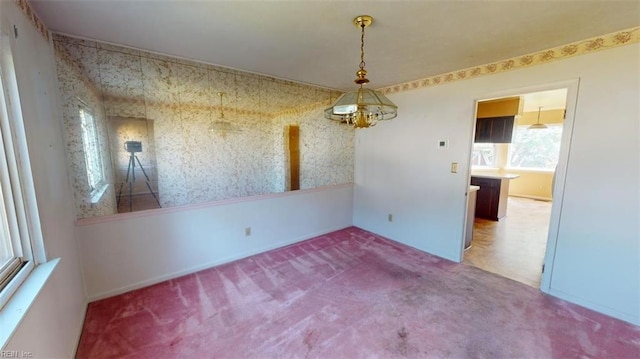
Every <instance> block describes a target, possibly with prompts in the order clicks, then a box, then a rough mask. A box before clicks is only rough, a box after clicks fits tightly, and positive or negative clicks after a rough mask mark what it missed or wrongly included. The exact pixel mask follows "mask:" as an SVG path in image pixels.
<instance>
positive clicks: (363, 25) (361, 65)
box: [360, 22, 365, 70]
mask: <svg viewBox="0 0 640 359" xmlns="http://www.w3.org/2000/svg"><path fill="white" fill-rule="evenodd" d="M364 28H365V24H364V22H363V23H361V24H360V29H362V33H361V35H360V69H361V70H364V65H365V63H364Z"/></svg>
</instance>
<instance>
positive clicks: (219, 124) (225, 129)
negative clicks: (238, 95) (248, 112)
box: [209, 92, 240, 138]
mask: <svg viewBox="0 0 640 359" xmlns="http://www.w3.org/2000/svg"><path fill="white" fill-rule="evenodd" d="M226 94H227V93H226V92H218V93H217V95H218V97H219V98H220V106H219V107H220V112H218V119H217V120H216V121H212V122H211V125H210V126H209V131H211V132H217V133H218V134H219V135H220V136H221V137H223V138H225V137H227V134H229V133H231V132H240V130H238V129H236V128H235V126H234V125H233V124H231V122H229V121H227V120H226V117H225V115H224V106H223V103H222V99H223V97H224V96H225V95H226Z"/></svg>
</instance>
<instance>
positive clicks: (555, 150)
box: [507, 124, 562, 171]
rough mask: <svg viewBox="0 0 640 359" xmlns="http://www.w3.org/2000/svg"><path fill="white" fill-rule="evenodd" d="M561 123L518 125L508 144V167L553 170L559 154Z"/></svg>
mask: <svg viewBox="0 0 640 359" xmlns="http://www.w3.org/2000/svg"><path fill="white" fill-rule="evenodd" d="M561 139H562V124H551V125H547V128H542V129H528V126H518V127H517V128H516V130H515V134H514V137H513V141H512V143H511V144H510V145H509V155H508V162H507V163H508V166H509V167H510V168H520V169H534V170H549V171H553V170H555V168H556V165H557V164H558V158H559V156H560V142H561Z"/></svg>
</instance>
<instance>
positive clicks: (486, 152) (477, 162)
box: [471, 143, 496, 167]
mask: <svg viewBox="0 0 640 359" xmlns="http://www.w3.org/2000/svg"><path fill="white" fill-rule="evenodd" d="M471 165H472V166H481V167H495V166H496V145H495V144H494V143H474V144H473V149H472V151H471Z"/></svg>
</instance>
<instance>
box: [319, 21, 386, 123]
mask: <svg viewBox="0 0 640 359" xmlns="http://www.w3.org/2000/svg"><path fill="white" fill-rule="evenodd" d="M372 22H373V18H372V17H371V16H369V15H361V16H357V17H356V18H355V19H353V23H354V24H355V25H356V26H357V27H359V28H360V31H361V35H360V68H359V70H358V71H357V72H356V79H355V81H354V82H355V83H356V84H358V85H360V87H359V88H358V89H357V90H354V91H350V92H347V93H345V94H343V95H342V96H340V97H338V99H337V100H336V101H335V102H334V103H333V105H332V106H331V107H329V108H327V109H325V110H324V116H325V118H328V119H330V120H334V121H340V122H342V123H346V124H348V125H350V126H352V127H354V128H367V127H371V126H375V125H376V124H377V123H378V122H379V121H383V120H391V119H393V118H395V117H396V116H398V106H396V105H395V104H394V103H393V102H391V100H389V99H388V98H387V97H386V96H384V95H383V94H381V93H379V92H377V91H374V90H371V89H368V88H364V85H365V84H367V83H368V82H369V79H367V70H365V69H364V66H365V62H364V29H365V27H367V26H369V25H371V23H372Z"/></svg>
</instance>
